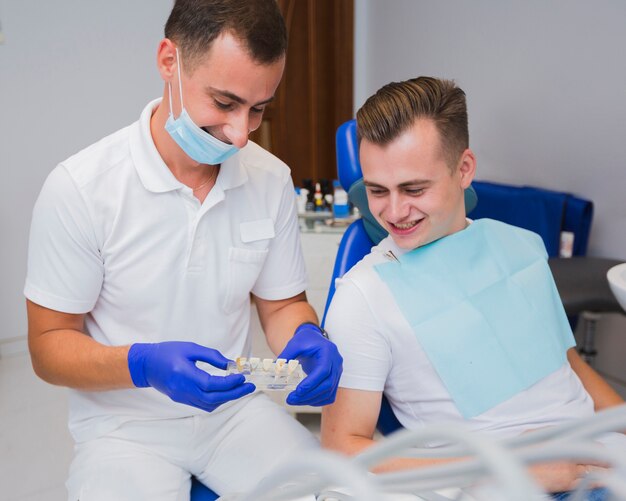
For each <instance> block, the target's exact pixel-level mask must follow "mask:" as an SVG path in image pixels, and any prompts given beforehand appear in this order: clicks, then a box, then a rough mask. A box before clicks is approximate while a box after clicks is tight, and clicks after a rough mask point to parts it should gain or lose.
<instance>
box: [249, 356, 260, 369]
mask: <svg viewBox="0 0 626 501" xmlns="http://www.w3.org/2000/svg"><path fill="white" fill-rule="evenodd" d="M259 362H261V359H260V358H258V357H250V368H251V369H252V370H256V368H257V367H258V366H259Z"/></svg>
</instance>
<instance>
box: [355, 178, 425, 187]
mask: <svg viewBox="0 0 626 501" xmlns="http://www.w3.org/2000/svg"><path fill="white" fill-rule="evenodd" d="M363 184H364V185H365V186H367V187H370V188H384V189H387V187H386V186H383V185H382V184H377V183H374V182H372V181H368V180H366V179H364V180H363ZM430 184H432V182H431V181H430V180H429V179H413V180H411V181H405V182H403V183H400V184H399V185H398V188H406V187H408V186H428V185H430Z"/></svg>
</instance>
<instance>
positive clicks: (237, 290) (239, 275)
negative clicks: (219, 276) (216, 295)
mask: <svg viewBox="0 0 626 501" xmlns="http://www.w3.org/2000/svg"><path fill="white" fill-rule="evenodd" d="M267 253H268V250H267V249H262V250H255V249H241V248H238V247H231V248H230V249H228V270H227V277H226V293H225V294H224V300H223V303H222V308H223V309H224V311H225V312H226V313H233V312H235V311H236V310H237V309H238V308H240V307H241V306H242V305H243V304H244V303H245V302H246V301H247V300H248V298H249V296H250V291H251V290H252V287H254V284H255V283H256V281H257V278H258V277H259V274H260V273H261V269H262V268H263V263H264V262H265V258H266V257H267Z"/></svg>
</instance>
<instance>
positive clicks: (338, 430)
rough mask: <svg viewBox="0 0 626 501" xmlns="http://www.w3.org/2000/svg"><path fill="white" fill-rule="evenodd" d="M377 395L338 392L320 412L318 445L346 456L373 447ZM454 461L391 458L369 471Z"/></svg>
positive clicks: (353, 391) (377, 393)
mask: <svg viewBox="0 0 626 501" xmlns="http://www.w3.org/2000/svg"><path fill="white" fill-rule="evenodd" d="M381 401H382V393H381V392H379V391H364V390H350V389H346V388H339V390H338V391H337V398H336V399H335V403H334V404H332V405H327V406H326V407H324V408H323V409H322V445H323V446H324V447H326V448H327V449H332V450H335V451H337V452H341V453H343V454H348V455H350V456H352V455H356V454H358V453H360V452H362V451H363V450H365V449H367V448H368V447H371V446H372V445H374V443H375V441H374V431H375V430H376V422H377V421H378V414H379V413H380V405H381ZM456 460H458V459H456V458H455V459H437V458H428V459H413V458H395V459H390V460H388V461H385V462H384V463H381V464H380V465H378V466H376V467H375V468H373V469H372V471H374V472H376V473H382V472H385V471H393V470H401V469H407V468H417V467H420V466H428V465H434V464H438V463H446V462H450V461H456Z"/></svg>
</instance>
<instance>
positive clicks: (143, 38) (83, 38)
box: [0, 0, 172, 354]
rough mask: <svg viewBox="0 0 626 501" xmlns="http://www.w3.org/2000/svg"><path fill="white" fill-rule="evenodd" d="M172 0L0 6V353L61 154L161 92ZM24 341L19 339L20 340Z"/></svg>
mask: <svg viewBox="0 0 626 501" xmlns="http://www.w3.org/2000/svg"><path fill="white" fill-rule="evenodd" d="M171 6H172V1H171V0H132V1H126V0H107V1H103V2H93V1H84V0H55V1H49V0H0V24H1V25H2V31H3V33H4V37H5V42H4V44H2V45H0V169H1V173H2V183H1V185H0V190H1V191H0V194H1V196H0V232H1V233H0V234H1V235H2V243H1V246H0V267H1V268H0V276H1V277H2V278H1V280H0V313H1V316H0V318H1V319H2V320H1V328H0V354H1V353H3V352H5V353H6V352H7V351H10V350H11V349H12V347H15V344H16V343H15V342H13V341H15V338H18V337H20V336H24V335H25V334H26V320H25V312H24V299H23V296H22V288H23V282H24V275H25V269H26V266H25V265H26V249H27V240H28V228H29V225H30V215H31V211H32V206H33V204H34V202H35V199H36V197H37V194H38V193H39V189H40V188H41V185H42V183H43V181H44V179H45V177H46V175H47V174H48V173H49V172H50V171H51V170H52V169H53V168H54V166H55V165H56V164H57V163H58V162H59V161H61V160H63V159H64V158H66V157H68V156H69V155H71V154H73V153H75V152H76V151H78V150H80V149H82V148H84V147H85V146H87V145H89V144H90V143H92V142H94V141H96V140H98V139H99V138H101V137H103V136H105V135H106V134H109V133H111V132H113V131H115V130H117V129H119V128H120V127H123V126H125V125H127V124H129V123H131V122H133V121H135V120H136V119H137V118H138V117H139V113H140V112H141V110H142V108H143V106H144V105H145V104H146V103H147V102H148V100H150V99H152V98H154V97H157V96H159V95H160V94H161V92H162V84H161V80H160V77H159V75H158V73H157V70H156V48H157V44H158V42H159V40H160V39H161V37H162V34H163V26H164V24H165V21H166V19H167V16H168V14H169V11H170V10H171ZM21 344H23V343H21Z"/></svg>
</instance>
